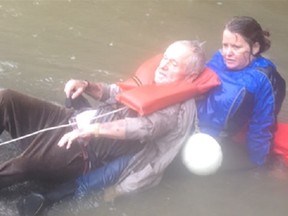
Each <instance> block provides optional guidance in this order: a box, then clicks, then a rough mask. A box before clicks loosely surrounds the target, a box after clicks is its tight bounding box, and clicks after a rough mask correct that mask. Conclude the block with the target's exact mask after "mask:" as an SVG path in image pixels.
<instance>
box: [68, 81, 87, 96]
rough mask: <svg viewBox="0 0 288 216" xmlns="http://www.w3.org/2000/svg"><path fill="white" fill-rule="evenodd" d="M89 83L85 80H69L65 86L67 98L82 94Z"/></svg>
mask: <svg viewBox="0 0 288 216" xmlns="http://www.w3.org/2000/svg"><path fill="white" fill-rule="evenodd" d="M88 85H89V83H88V82H87V81H85V80H74V79H71V80H69V81H68V82H67V83H66V85H65V88H64V92H65V94H66V97H67V98H71V99H75V98H77V97H78V96H79V95H81V94H82V93H83V92H84V91H85V89H86V88H87V87H88Z"/></svg>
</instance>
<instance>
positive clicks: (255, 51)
mask: <svg viewBox="0 0 288 216" xmlns="http://www.w3.org/2000/svg"><path fill="white" fill-rule="evenodd" d="M259 51H260V44H259V43H258V42H255V43H254V44H253V46H252V54H253V55H254V56H255V55H257V54H258V53H259Z"/></svg>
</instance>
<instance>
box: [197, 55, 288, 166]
mask: <svg viewBox="0 0 288 216" xmlns="http://www.w3.org/2000/svg"><path fill="white" fill-rule="evenodd" d="M207 66H208V67H210V68H211V69H212V70H214V71H215V72H216V73H217V74H218V76H219V78H220V80H221V82H222V84H221V85H220V86H219V87H216V88H214V89H213V90H211V91H210V92H209V93H208V94H207V97H205V98H203V99H201V100H199V101H198V104H197V105H198V115H199V116H198V117H199V126H200V129H201V131H202V132H206V133H208V134H210V135H212V136H214V137H222V136H225V135H232V136H233V134H235V133H237V132H239V131H240V130H241V129H243V128H244V126H246V125H248V133H247V137H246V138H247V147H248V153H249V156H250V158H251V160H252V162H254V163H255V164H257V165H262V164H264V163H265V158H266V155H267V154H268V153H269V150H270V146H271V140H272V137H273V130H274V128H273V127H274V125H275V121H276V115H277V113H278V112H279V110H280V107H281V104H282V102H283V100H284V97H285V92H286V86H285V80H284V79H283V78H282V77H281V76H280V74H279V73H278V72H277V70H276V67H275V65H274V64H273V63H272V62H271V61H269V60H268V59H266V58H264V57H262V56H259V57H257V58H256V59H254V60H253V62H251V63H250V65H248V66H247V67H245V68H244V69H242V70H238V71H231V70H229V69H227V67H226V65H225V63H224V61H223V57H222V55H221V53H220V52H219V51H218V52H217V53H216V54H215V55H214V56H213V57H212V59H211V60H210V62H208V64H207Z"/></svg>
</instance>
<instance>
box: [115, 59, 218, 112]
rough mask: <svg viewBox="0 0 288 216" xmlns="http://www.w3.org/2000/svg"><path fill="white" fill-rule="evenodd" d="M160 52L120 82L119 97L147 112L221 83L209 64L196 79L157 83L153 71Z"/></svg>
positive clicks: (136, 109) (156, 65) (177, 101)
mask: <svg viewBox="0 0 288 216" xmlns="http://www.w3.org/2000/svg"><path fill="white" fill-rule="evenodd" d="M162 56H163V55H162V54H161V55H157V56H154V57H153V58H151V59H149V60H148V61H146V62H144V63H143V64H142V65H141V66H140V67H139V68H138V69H137V71H136V72H135V74H134V76H132V77H131V78H130V79H128V80H126V81H124V82H120V83H118V85H119V87H120V88H121V90H122V92H121V93H119V94H118V95H117V96H116V99H117V100H118V101H119V102H120V103H123V104H125V105H126V106H128V107H130V108H131V109H133V110H135V111H137V112H138V113H139V114H140V115H147V114H150V113H152V112H155V111H157V110H160V109H163V108H165V107H168V106H170V105H173V104H176V103H179V102H183V101H185V100H187V99H189V98H191V97H193V96H196V95H200V94H203V93H206V92H207V91H208V90H210V89H211V88H213V87H215V86H218V85H220V80H219V79H218V76H217V75H216V74H215V73H214V72H213V71H212V70H211V69H209V68H206V69H205V70H204V71H203V72H202V73H201V74H200V75H199V77H197V79H196V80H194V81H192V80H182V81H179V82H173V83H167V84H163V85H156V84H154V73H155V70H156V68H157V67H158V65H159V63H160V60H161V58H162Z"/></svg>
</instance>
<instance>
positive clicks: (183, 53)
mask: <svg viewBox="0 0 288 216" xmlns="http://www.w3.org/2000/svg"><path fill="white" fill-rule="evenodd" d="M190 55H191V52H190V51H189V50H188V49H187V48H186V47H185V46H184V45H182V44H172V45H170V46H169V47H168V48H167V50H166V51H165V53H164V56H163V58H162V60H161V62H160V64H159V66H158V68H157V69H156V71H155V77H154V82H155V83H156V84H164V83H171V82H175V81H179V80H182V79H184V78H185V77H186V68H187V59H188V57H189V56H190Z"/></svg>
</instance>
